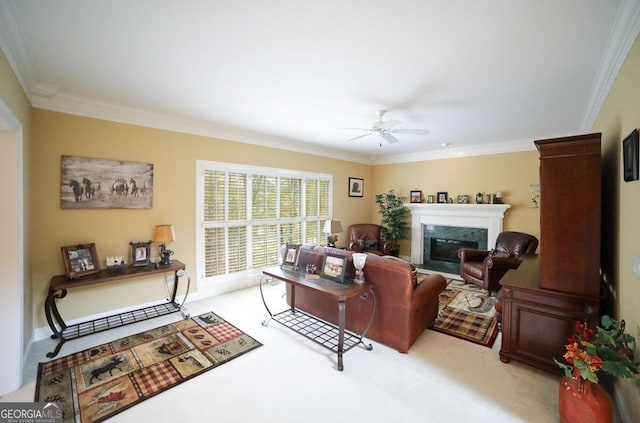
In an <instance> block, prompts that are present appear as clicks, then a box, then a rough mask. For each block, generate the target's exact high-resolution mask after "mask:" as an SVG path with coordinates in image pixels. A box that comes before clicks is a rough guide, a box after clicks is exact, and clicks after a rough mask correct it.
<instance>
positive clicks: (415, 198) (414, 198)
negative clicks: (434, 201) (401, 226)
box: [409, 191, 422, 203]
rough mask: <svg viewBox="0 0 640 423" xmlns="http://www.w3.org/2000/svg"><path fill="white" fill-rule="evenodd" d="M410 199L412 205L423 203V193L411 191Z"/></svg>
mask: <svg viewBox="0 0 640 423" xmlns="http://www.w3.org/2000/svg"><path fill="white" fill-rule="evenodd" d="M409 198H410V199H411V202H412V203H422V191H411V194H410V197H409Z"/></svg>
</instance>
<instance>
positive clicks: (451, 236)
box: [405, 203, 511, 274]
mask: <svg viewBox="0 0 640 423" xmlns="http://www.w3.org/2000/svg"><path fill="white" fill-rule="evenodd" d="M405 205H406V206H407V207H408V208H409V209H410V210H411V262H412V263H414V264H415V265H416V266H419V267H422V268H425V269H429V270H434V271H437V272H443V273H449V274H457V273H458V269H459V265H458V263H454V262H452V261H451V260H450V259H446V260H438V262H439V263H437V264H436V263H434V260H432V257H431V258H430V257H425V250H426V251H427V253H429V251H430V250H431V244H429V245H425V244H426V243H429V242H430V241H429V240H430V237H429V236H427V235H426V234H425V232H426V233H429V232H433V234H434V235H433V236H432V237H431V238H434V237H435V238H437V239H440V240H441V241H440V242H444V243H448V244H449V245H448V246H447V245H445V246H444V248H445V249H446V248H449V249H450V250H451V249H452V248H455V246H454V244H456V243H457V242H459V243H460V244H464V243H467V242H478V246H477V248H479V249H483V250H486V249H489V248H490V246H493V245H495V242H496V238H497V237H498V234H499V233H500V232H502V222H503V219H504V213H505V212H506V211H507V209H509V208H510V207H511V206H510V205H509V204H428V203H408V204H405ZM443 234H444V235H443ZM483 234H484V235H483ZM425 239H426V240H427V241H425ZM442 240H446V241H442ZM461 248H462V246H461ZM432 256H433V255H432Z"/></svg>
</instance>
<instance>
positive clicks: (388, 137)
mask: <svg viewBox="0 0 640 423" xmlns="http://www.w3.org/2000/svg"><path fill="white" fill-rule="evenodd" d="M382 138H384V139H385V140H386V141H387V142H388V143H389V144H395V143H397V142H398V141H400V140H399V139H397V138H396V137H394V136H393V135H391V134H389V133H387V132H383V133H382Z"/></svg>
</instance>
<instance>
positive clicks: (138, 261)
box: [129, 241, 151, 266]
mask: <svg viewBox="0 0 640 423" xmlns="http://www.w3.org/2000/svg"><path fill="white" fill-rule="evenodd" d="M129 245H130V246H131V265H132V266H146V265H147V264H149V263H151V241H146V242H143V241H140V242H133V241H132V242H130V243H129Z"/></svg>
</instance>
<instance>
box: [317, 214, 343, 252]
mask: <svg viewBox="0 0 640 423" xmlns="http://www.w3.org/2000/svg"><path fill="white" fill-rule="evenodd" d="M322 232H323V233H325V234H328V235H327V246H328V247H335V246H336V241H338V236H337V235H333V234H336V233H342V223H340V220H338V219H331V220H327V221H326V222H324V228H323V229H322Z"/></svg>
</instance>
